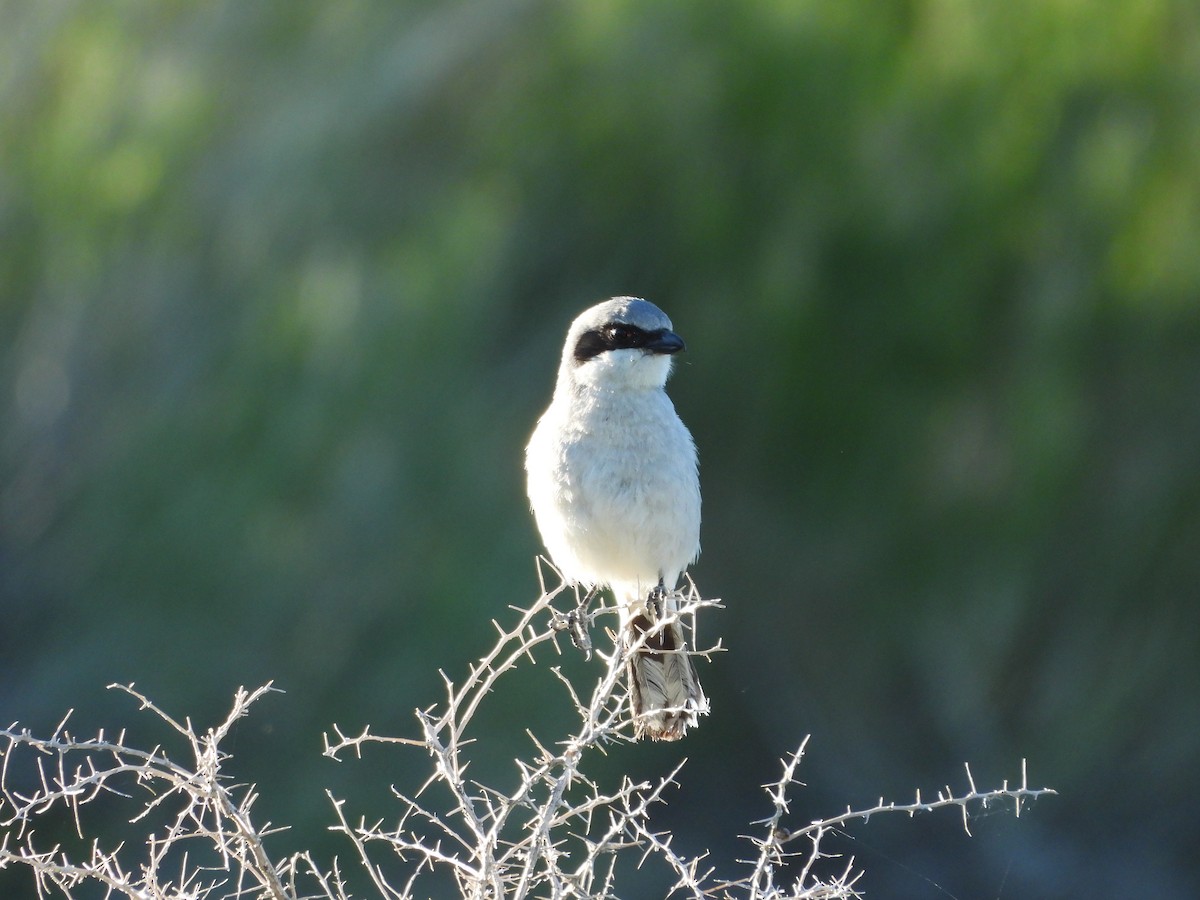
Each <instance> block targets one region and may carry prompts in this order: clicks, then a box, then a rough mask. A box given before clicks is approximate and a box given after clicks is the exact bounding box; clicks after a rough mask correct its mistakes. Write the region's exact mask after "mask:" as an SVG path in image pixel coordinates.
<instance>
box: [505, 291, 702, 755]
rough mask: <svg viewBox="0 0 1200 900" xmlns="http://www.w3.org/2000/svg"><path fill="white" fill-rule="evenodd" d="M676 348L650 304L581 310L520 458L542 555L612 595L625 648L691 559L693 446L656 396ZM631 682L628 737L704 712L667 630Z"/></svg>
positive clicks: (643, 655) (682, 652)
mask: <svg viewBox="0 0 1200 900" xmlns="http://www.w3.org/2000/svg"><path fill="white" fill-rule="evenodd" d="M683 349H684V343H683V339H682V338H680V337H679V335H677V334H676V333H675V332H674V331H673V330H672V329H671V320H670V319H668V318H667V316H666V314H665V313H663V311H662V310H661V309H659V308H658V307H657V306H655V305H654V304H653V303H649V302H647V301H645V300H640V299H638V298H635V297H614V298H613V299H611V300H606V301H604V302H603V303H599V304H597V305H596V306H593V307H591V308H590V309H588V310H585V311H584V312H583V313H582V314H580V316H579V317H578V318H577V319H575V321H574V322H573V323H572V324H571V327H570V329H569V330H568V332H567V340H566V344H565V345H564V347H563V354H562V362H561V364H560V365H559V369H558V381H557V383H556V384H555V386H554V397H553V399H552V400H551V401H550V406H549V407H548V408H547V410H546V412H545V413H543V414H542V417H541V418H540V419H539V420H538V423H537V427H536V428H535V429H534V432H533V436H532V437H531V438H530V439H529V445H528V447H526V449H525V472H526V476H527V489H528V493H529V501H530V505H531V506H532V508H533V515H534V518H535V519H536V521H537V527H538V531H539V532H540V533H541V536H542V541H543V542H544V543H545V545H546V550H547V551H548V552H549V554H550V558H551V559H552V560H553V562H554V565H555V566H556V567H557V568H558V569H559V571H560V572H561V573H562V575H563V577H564V578H565V579H566V580H567V582H568V583H571V584H580V585H583V586H585V587H587V588H598V587H604V586H607V587H609V588H611V589H612V592H613V595H614V597H615V599H616V601H617V603H618V605H619V607H620V611H621V623H622V634H623V635H624V638H625V640H626V641H628V642H629V643H630V644H632V643H634V642H635V641H637V640H638V639H639V638H640V637H641V636H642V635H643V634H644V633H645V632H646V631H648V630H650V629H651V628H652V627H653V625H654V623H655V622H657V621H658V617H659V616H660V615H661V614H662V613H663V612H668V613H669V612H673V611H674V608H675V607H674V601H673V599H672V592H673V591H674V589H675V586H676V584H677V582H678V581H679V576H680V575H681V574H682V573H683V571H684V570H685V569H686V568H687V566H688V565H689V564H690V563H692V562H693V561H695V559H696V557H697V556H698V555H699V553H700V480H699V476H698V474H697V470H696V445H695V444H694V443H693V441H692V436H691V433H690V432H689V431H688V430H687V428H686V427H685V426H684V424H683V422H681V421H680V419H679V416H678V414H677V413H676V412H675V407H674V406H673V405H672V403H671V400H670V398H669V397H668V396H667V393H666V390H665V386H666V382H667V378H668V376H669V375H670V374H671V363H672V357H673V356H674V355H675V354H676V353H679V352H680V351H682V350H683ZM629 681H630V697H631V702H632V705H633V715H634V723H635V729H636V732H637V736H638V737H639V738H640V737H650V738H653V739H654V740H666V741H673V740H676V739H678V738H681V737H683V735H684V733H685V732H686V730H687V728H688V726H689V725H695V724H696V716H697V714H698V713H702V712H703V713H706V712H708V701H707V700H706V699H705V697H704V693H703V691H702V690H701V689H700V682H699V681H698V680H697V678H696V671H695V669H694V667H693V666H692V661H691V658H690V657H689V656H688V654H687V646H686V643H685V641H684V635H683V629H682V628H681V627H680V626H679V623H678V622H674V623H671V624H670V625H668V626H667V627H665V628H663V629H662V631H660V632H659V633H658V634H657V635H651V636H649V637H648V638H647V640H646V644H645V646H644V648H642V649H641V650H639V651H638V652H636V653H634V654H632V655H631V657H630V662H629Z"/></svg>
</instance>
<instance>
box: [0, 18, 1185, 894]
mask: <svg viewBox="0 0 1200 900" xmlns="http://www.w3.org/2000/svg"><path fill="white" fill-rule="evenodd" d="M0 12H2V15H0V18H2V20H3V26H2V27H0V60H2V62H0V719H3V720H4V722H5V724H7V723H9V722H11V721H14V720H19V721H20V722H21V723H22V724H23V725H28V726H30V727H33V728H35V729H37V730H40V731H43V732H45V731H48V730H50V729H51V728H53V726H54V725H55V724H56V723H57V722H58V721H59V719H60V718H61V717H62V715H63V713H64V712H65V711H66V710H67V709H70V708H74V709H76V713H75V717H74V719H73V720H72V721H73V723H74V728H75V730H76V732H78V733H85V732H87V731H88V730H89V729H91V728H95V727H98V726H100V725H105V726H108V727H110V728H113V727H118V726H120V725H129V726H131V727H132V728H134V732H133V733H134V734H140V732H138V729H139V728H141V727H142V726H143V725H145V723H146V719H145V715H144V714H143V715H142V717H141V718H139V717H138V715H137V713H136V712H135V711H134V710H133V705H134V704H132V703H131V702H130V701H129V699H128V698H124V697H121V696H118V695H116V694H115V692H111V691H106V690H105V685H107V684H109V683H111V682H117V681H120V682H130V681H133V682H136V683H137V685H138V686H139V688H141V689H143V690H145V691H146V692H147V693H149V694H150V695H151V696H152V697H154V698H155V699H156V700H158V701H159V702H160V703H161V705H163V706H164V707H165V708H166V709H168V710H169V711H171V712H172V713H175V714H177V715H179V716H183V715H190V716H191V717H192V719H193V720H194V721H196V722H197V723H198V724H202V725H203V724H209V723H212V722H215V721H216V720H217V719H219V717H220V716H221V715H222V714H223V712H224V711H225V710H226V709H227V708H228V704H229V698H230V696H231V694H232V692H233V691H234V689H235V688H236V687H237V686H238V685H249V686H253V685H257V684H260V683H263V682H265V681H266V680H268V679H274V680H275V683H276V684H277V686H279V687H281V688H283V689H284V690H285V691H286V693H285V694H280V695H274V696H272V697H270V698H268V699H266V700H264V701H263V703H262V704H261V705H260V707H259V708H258V711H257V713H256V714H255V715H254V716H252V717H251V718H250V719H248V720H247V721H245V722H244V723H243V724H242V725H241V726H240V727H239V729H238V732H237V734H236V742H235V743H234V745H232V746H231V747H230V749H232V750H233V751H234V754H235V756H234V763H232V764H231V768H232V771H233V772H234V773H236V774H237V775H238V776H239V777H241V778H244V779H246V780H253V781H257V782H258V783H259V784H260V786H261V789H262V795H263V796H262V799H261V800H260V801H259V807H258V809H259V814H260V816H261V817H263V818H269V819H271V820H272V821H275V822H286V823H289V824H292V825H293V826H294V827H293V830H292V831H291V832H290V833H289V834H287V835H281V836H280V837H279V838H278V839H277V840H278V841H279V842H280V843H279V845H278V846H280V847H286V846H288V843H289V842H292V843H294V844H295V845H297V846H313V847H316V848H317V849H318V851H319V852H320V853H323V854H327V855H332V854H333V853H335V852H340V853H341V854H342V855H343V856H347V855H349V854H348V853H347V848H345V847H344V846H343V845H342V844H340V843H339V842H338V841H337V839H336V837H335V836H331V835H329V834H327V833H326V831H325V830H324V829H325V826H326V825H327V824H328V823H329V822H330V821H331V815H330V812H329V808H328V802H327V800H326V798H325V796H324V794H323V790H324V789H325V788H330V789H332V790H334V791H335V793H338V794H339V795H340V796H347V797H351V798H357V799H356V801H355V802H358V803H360V804H362V806H363V808H376V807H377V808H378V809H379V810H380V811H381V813H380V814H390V811H392V810H394V809H395V807H394V806H392V805H390V802H391V801H389V798H388V795H387V786H388V785H389V784H392V783H396V784H399V785H402V786H403V785H409V786H410V787H411V786H412V785H414V784H415V783H418V782H419V779H420V778H421V777H422V775H423V773H424V771H425V761H424V759H423V758H422V757H421V756H420V754H419V753H415V752H411V751H403V750H390V751H387V752H383V751H382V750H381V751H379V752H376V753H370V754H368V758H367V759H365V760H364V761H363V762H361V763H343V764H340V765H339V764H338V763H335V762H332V761H330V760H327V759H323V758H322V757H321V755H320V750H321V734H322V732H323V731H324V730H326V729H328V728H329V726H330V725H331V723H333V722H338V723H340V724H341V725H342V726H343V727H345V728H347V729H348V730H350V729H354V730H357V729H358V728H361V726H362V725H364V724H368V723H369V724H370V725H371V726H372V727H373V728H374V729H375V730H377V731H380V732H384V733H392V734H412V733H414V728H415V722H414V720H413V718H412V710H413V709H414V708H415V707H418V706H427V705H428V704H430V703H433V702H435V701H436V700H438V699H439V698H440V696H441V686H440V682H439V678H438V675H437V669H438V668H439V667H441V668H444V669H445V670H446V671H447V672H448V673H450V674H451V675H456V674H459V673H461V672H463V671H464V670H465V668H466V666H467V664H468V663H469V661H471V660H472V659H474V658H477V657H478V656H479V655H480V654H481V653H482V652H483V651H484V650H485V649H486V648H487V647H488V646H489V645H490V642H491V640H492V637H493V635H494V631H493V629H492V626H491V624H490V619H491V618H492V617H499V618H500V619H502V620H503V619H505V618H506V617H510V616H511V613H510V611H509V610H508V607H509V605H510V604H521V603H526V602H528V601H529V600H530V599H532V597H533V596H535V594H536V591H537V580H536V574H535V569H534V563H533V560H534V556H535V554H536V553H538V552H539V550H540V547H539V544H538V540H537V537H536V534H535V531H534V529H533V525H532V522H531V519H530V516H529V515H528V512H527V508H526V503H525V499H524V492H523V480H522V474H521V454H522V449H523V446H524V441H525V439H526V437H527V435H528V433H529V431H530V429H531V427H532V424H533V422H534V420H535V418H536V416H537V415H538V413H539V412H540V410H541V408H542V407H543V406H544V404H545V403H546V401H547V400H548V398H549V394H550V389H551V386H552V381H553V377H554V372H555V368H556V366H557V357H558V354H559V351H560V345H561V340H562V336H563V334H564V332H565V329H566V326H567V324H568V322H569V321H570V320H571V318H573V317H574V315H575V314H576V313H577V312H578V311H579V310H580V309H582V308H583V307H585V306H587V305H590V304H591V303H593V302H595V301H597V300H599V299H602V298H604V297H606V296H609V295H613V294H636V295H639V296H644V297H647V298H649V299H652V300H654V301H655V302H657V303H659V304H660V305H661V306H663V307H664V308H665V309H666V310H667V311H668V313H669V314H670V315H671V316H672V317H673V319H674V321H675V324H676V327H677V329H678V330H679V331H680V332H681V334H683V336H684V337H685V338H686V340H687V341H688V347H689V352H688V353H687V354H686V356H685V357H684V358H683V359H682V360H681V365H680V366H679V368H678V369H677V372H676V375H675V377H674V379H673V381H672V386H671V390H672V394H673V397H674V399H675V401H676V405H677V407H678V409H679V410H680V412H681V414H682V415H683V417H684V419H685V421H687V423H688V424H689V425H690V427H691V428H692V430H693V432H694V434H695V437H696V440H697V443H698V445H699V447H700V454H701V461H702V467H701V468H702V481H703V488H704V494H705V516H704V553H703V556H702V558H701V560H700V562H699V564H698V565H697V566H695V567H694V569H693V574H694V575H695V578H696V580H697V582H698V584H699V585H700V587H701V590H702V591H703V592H704V593H705V594H706V595H709V596H719V597H722V598H724V600H725V602H726V604H727V608H726V609H725V610H722V611H719V612H716V613H714V614H712V615H711V616H709V617H708V619H707V620H706V621H705V622H704V623H703V629H704V631H705V633H706V634H707V635H708V636H711V637H714V638H715V637H716V636H720V637H721V638H723V640H724V643H725V645H726V646H727V648H728V651H727V652H726V653H724V654H723V655H721V656H720V657H719V658H717V659H716V660H715V661H714V662H712V663H711V664H707V665H704V666H702V671H701V675H702V680H703V682H704V684H705V686H706V688H707V690H708V692H709V695H710V698H711V700H712V704H713V713H712V716H711V717H710V718H709V719H707V720H706V721H705V722H704V723H703V727H702V728H701V729H700V731H699V732H697V733H696V734H695V735H694V736H691V737H689V738H688V740H687V741H686V742H685V743H683V744H682V745H677V746H646V747H630V748H621V749H619V750H617V751H615V752H614V754H613V755H612V756H610V757H608V758H607V759H606V760H601V761H599V763H598V764H599V765H604V766H609V767H613V768H616V769H623V770H627V771H631V772H634V773H636V774H639V775H654V774H662V773H664V772H666V771H667V770H668V769H669V768H670V767H671V766H672V765H674V763H675V762H676V761H677V760H678V759H679V758H681V757H682V756H684V755H686V756H687V757H688V758H689V762H688V764H687V766H686V767H685V769H684V771H683V773H682V774H681V776H680V781H681V787H680V788H679V790H678V791H677V792H676V793H675V794H674V795H673V796H672V801H671V804H670V805H669V807H667V808H665V809H663V810H662V819H661V821H662V823H663V825H664V827H671V828H674V829H675V830H677V831H678V832H679V835H678V838H677V840H678V841H679V846H680V847H681V848H684V849H690V850H699V849H700V848H703V847H709V848H711V849H712V852H713V861H714V863H715V864H717V865H718V866H719V867H721V868H722V869H723V870H724V871H726V872H728V873H730V874H733V873H734V872H736V871H737V868H736V866H735V864H734V862H733V860H734V859H735V858H736V857H737V856H739V855H744V853H745V850H744V849H743V848H742V846H741V845H739V843H738V842H737V838H736V836H737V835H738V834H745V833H748V832H749V830H750V829H749V826H748V822H749V821H750V820H751V819H755V818H758V817H761V816H762V815H764V814H765V813H766V811H767V804H766V800H765V797H764V796H763V794H762V793H761V791H760V790H759V787H758V786H759V785H760V784H762V783H764V782H767V781H769V780H771V779H772V778H774V777H775V775H776V773H777V772H778V759H779V757H780V756H782V755H784V754H785V753H787V752H788V751H790V750H791V749H793V748H794V747H795V746H796V745H797V744H799V742H800V740H801V739H802V738H803V737H804V736H805V735H806V734H811V735H812V739H811V742H810V744H809V752H808V756H807V758H806V760H805V762H804V765H803V768H802V777H803V779H804V780H805V782H806V783H807V785H808V786H807V788H805V789H803V790H800V791H798V793H797V797H796V800H795V802H794V805H793V812H794V815H795V817H796V821H797V822H807V821H808V820H810V819H813V818H817V817H819V816H821V815H826V814H832V813H835V812H838V811H840V810H841V809H843V808H844V806H845V805H846V804H848V803H849V804H852V805H855V806H861V805H871V804H873V803H874V802H875V800H876V798H877V797H878V796H879V795H880V794H884V795H886V796H887V797H888V798H890V799H899V800H906V799H910V798H911V795H912V791H913V789H915V788H917V787H920V788H922V791H923V793H924V794H925V795H926V796H928V795H929V794H931V793H932V791H933V790H934V789H936V788H937V787H939V786H941V785H942V784H945V783H947V782H950V784H951V785H952V786H954V787H956V788H961V787H962V786H963V785H964V783H965V778H964V776H963V774H962V763H963V762H964V761H970V762H971V763H972V767H973V771H974V773H975V776H976V779H977V781H978V782H979V783H980V784H981V785H998V784H999V782H1000V780H1001V779H1004V778H1009V779H1015V778H1017V777H1018V776H1019V765H1020V760H1021V759H1022V758H1027V759H1028V760H1029V766H1030V772H1031V778H1032V781H1033V782H1034V783H1035V784H1037V785H1041V784H1050V785H1053V786H1054V787H1056V788H1057V789H1058V790H1059V791H1060V796H1058V797H1057V798H1051V799H1049V800H1042V801H1039V802H1038V803H1037V804H1036V805H1035V806H1034V807H1033V808H1031V809H1029V810H1027V813H1026V814H1025V815H1023V816H1022V818H1021V819H1020V820H1019V821H1018V820H1014V819H1013V818H1012V816H1011V815H1010V814H998V813H993V811H987V813H983V814H981V815H980V816H978V818H977V819H976V820H975V822H974V823H973V825H974V827H973V830H974V831H975V837H974V838H971V839H968V838H967V837H966V836H965V835H964V834H963V833H962V829H961V824H960V823H959V821H958V818H957V816H956V815H954V814H953V813H951V814H948V815H943V816H936V817H924V818H919V819H916V820H913V821H909V820H908V819H903V820H902V821H892V822H888V821H882V820H880V819H873V820H872V821H871V823H869V824H868V825H865V826H856V827H854V828H852V829H850V834H849V836H837V837H835V838H834V841H835V842H838V843H834V844H830V845H829V846H830V848H831V849H839V850H840V851H841V852H844V853H846V854H853V855H854V856H855V857H856V858H857V859H858V861H859V862H860V863H861V864H862V865H863V866H864V867H866V868H867V870H868V874H867V876H866V877H865V878H864V880H863V881H862V882H860V887H861V888H863V889H865V890H866V891H867V892H868V896H876V897H901V898H904V897H913V898H931V897H944V896H954V897H961V898H965V897H1003V898H1018V897H1020V898H1024V897H1088V898H1095V897H1134V896H1137V897H1156V898H1167V900H1170V898H1185V897H1186V898H1191V897H1195V896H1196V895H1197V892H1198V891H1200V857H1198V856H1197V853H1196V847H1197V846H1198V845H1200V802H1198V801H1197V787H1198V782H1197V777H1198V776H1197V764H1198V763H1200V702H1198V694H1200V610H1198V609H1197V600H1198V599H1200V588H1198V585H1200V12H1198V10H1197V7H1196V6H1195V5H1194V4H1193V3H1190V2H1183V0H1181V2H1171V0H1138V2H1136V3H1115V2H1114V3H1079V2H1074V0H1012V2H1007V3H994V2H986V0H910V2H892V0H888V2H878V0H872V2H859V0H773V2H768V0H754V2H744V3H739V4H730V3H722V2H710V0H696V2H687V3H683V2H661V3H634V2H618V0H591V2H588V3H574V2H568V3H562V2H538V0H480V2H472V3H452V2H442V3H430V2H423V3H418V2H409V3H399V4H384V3H369V2H351V0H345V2H339V3H312V2H293V0H262V2H255V3H232V2H228V3H205V4H189V3H173V2H161V3H153V4H151V3H87V2H51V0H46V2H38V3H29V2H25V3H22V2H11V3H4V4H3V6H2V7H0ZM585 674H586V673H585ZM560 694H561V691H560V690H559V689H558V687H557V683H556V682H554V681H553V679H552V677H551V676H550V674H549V672H548V670H546V669H534V670H533V671H532V674H531V675H530V676H529V677H527V678H524V679H523V680H518V681H515V682H514V689H513V690H512V691H510V692H508V693H507V694H505V693H500V694H497V696H496V698H495V700H494V705H493V706H492V708H491V710H490V711H489V712H488V714H487V715H488V716H489V718H488V719H487V720H486V721H485V723H484V724H485V727H484V728H483V729H482V734H481V736H482V737H488V736H489V732H488V729H489V728H491V727H493V726H494V731H495V734H494V736H493V737H492V739H491V740H490V741H487V742H485V746H482V747H481V748H480V750H479V751H478V752H479V754H480V756H481V762H480V763H479V765H480V766H481V767H482V770H483V771H490V772H494V773H495V774H496V777H497V778H499V779H500V780H501V781H503V779H505V778H511V777H512V774H511V773H512V767H511V763H510V762H509V760H511V758H512V757H513V756H515V755H517V754H526V753H527V748H528V744H527V743H526V742H524V739H523V738H522V737H521V735H520V729H519V728H516V729H507V730H506V726H507V725H510V724H512V723H518V724H519V725H520V726H521V727H524V726H525V725H529V726H530V727H532V728H534V730H535V731H537V732H538V733H539V734H540V735H541V736H542V737H543V738H544V739H547V740H553V739H554V737H555V735H556V734H559V733H561V729H563V728H565V727H566V725H567V721H568V720H567V719H566V718H565V717H564V716H565V714H564V709H563V708H560V707H559V706H556V705H555V704H554V703H553V702H549V701H547V699H546V698H547V697H550V696H552V695H554V696H558V695H560ZM489 722H490V723H491V724H490V725H488V723H489ZM147 734H148V735H152V734H156V733H155V732H154V731H153V730H152V729H150V730H148V731H147ZM158 737H162V735H161V734H157V737H148V740H150V741H151V742H153V740H155V739H158ZM489 760H490V761H489ZM118 813H119V809H117V808H115V807H114V811H113V813H112V814H113V815H114V816H117V815H118ZM114 821H115V820H114ZM641 878H642V879H643V880H642V881H640V882H633V883H632V884H636V885H638V886H637V887H636V888H631V889H630V890H631V891H634V890H636V891H640V892H642V893H640V894H636V896H646V897H652V896H659V895H661V893H662V888H663V881H662V878H663V876H662V873H655V872H651V871H647V872H645V873H644V874H643V875H642V876H641ZM3 879H4V880H3V881H0V886H3V885H7V886H8V887H7V888H5V890H7V891H9V893H6V894H5V896H14V897H20V896H28V895H29V893H30V892H31V891H32V884H31V882H30V881H29V880H28V878H27V876H25V875H24V874H23V873H15V874H14V873H12V872H7V873H3ZM629 895H630V896H635V894H634V893H632V892H631V893H630V894H629Z"/></svg>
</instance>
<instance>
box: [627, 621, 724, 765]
mask: <svg viewBox="0 0 1200 900" xmlns="http://www.w3.org/2000/svg"><path fill="white" fill-rule="evenodd" d="M643 635H645V640H644V642H643V641H642V637H643ZM626 638H627V639H628V641H629V644H630V646H635V647H636V649H633V650H631V651H630V654H629V688H630V690H629V698H630V704H631V706H632V711H633V722H634V731H635V734H636V736H637V737H638V739H639V740H640V739H641V738H644V737H648V738H650V739H652V740H655V741H677V740H679V739H680V738H681V737H683V736H684V734H686V733H687V730H688V727H689V726H694V725H695V724H696V717H697V716H698V715H699V714H701V713H707V712H708V700H707V699H706V698H705V696H704V691H703V690H701V688H700V680H699V679H698V678H697V677H696V669H695V667H694V666H693V665H692V658H691V656H689V655H688V652H687V643H686V641H685V640H684V636H683V627H682V625H680V623H679V621H678V620H676V621H668V622H666V623H664V624H663V625H662V627H661V628H659V627H658V626H656V625H655V624H654V623H653V622H651V620H650V619H649V618H647V616H646V615H644V614H638V615H635V616H633V617H631V618H630V619H629V621H628V623H627V625H626ZM639 642H641V646H640V647H637V646H636V645H637V644H638V643H639Z"/></svg>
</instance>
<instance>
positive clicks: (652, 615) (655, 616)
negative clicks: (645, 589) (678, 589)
mask: <svg viewBox="0 0 1200 900" xmlns="http://www.w3.org/2000/svg"><path fill="white" fill-rule="evenodd" d="M666 599H667V586H666V585H665V584H663V580H662V579H661V578H660V579H658V584H656V585H655V586H654V587H652V588H650V593H649V595H648V596H647V597H646V618H648V619H649V620H650V621H651V622H657V621H658V620H659V619H661V618H662V614H663V608H664V606H665V603H666Z"/></svg>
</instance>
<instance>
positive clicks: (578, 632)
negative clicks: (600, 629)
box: [552, 587, 600, 659]
mask: <svg viewBox="0 0 1200 900" xmlns="http://www.w3.org/2000/svg"><path fill="white" fill-rule="evenodd" d="M599 592H600V590H599V588H595V587H593V588H589V589H588V592H587V593H586V594H584V595H583V597H582V598H580V596H579V593H578V591H577V592H576V594H575V599H576V606H575V608H574V609H572V610H570V611H569V612H567V613H566V614H565V615H564V614H562V613H559V612H556V613H555V614H554V621H553V623H552V625H553V627H554V630H555V631H566V632H567V633H569V634H570V635H571V643H572V644H574V645H575V647H576V649H578V650H582V651H583V653H584V656H585V658H587V659H591V658H592V635H591V630H590V629H591V626H592V614H591V613H589V612H588V607H589V606H591V603H592V600H593V599H595V597H596V594H598V593H599Z"/></svg>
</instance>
